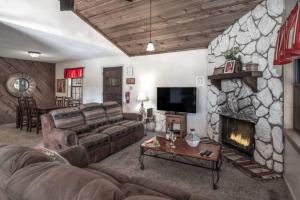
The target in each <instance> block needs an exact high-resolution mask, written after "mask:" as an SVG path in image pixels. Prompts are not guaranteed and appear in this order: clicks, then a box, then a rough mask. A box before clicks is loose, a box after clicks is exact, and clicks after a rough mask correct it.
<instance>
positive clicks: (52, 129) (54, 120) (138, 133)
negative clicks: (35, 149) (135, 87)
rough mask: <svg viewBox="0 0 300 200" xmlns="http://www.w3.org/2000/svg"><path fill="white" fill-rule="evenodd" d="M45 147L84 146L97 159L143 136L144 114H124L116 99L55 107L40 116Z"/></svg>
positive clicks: (58, 148) (93, 158) (58, 149)
mask: <svg viewBox="0 0 300 200" xmlns="http://www.w3.org/2000/svg"><path fill="white" fill-rule="evenodd" d="M41 120H42V132H43V142H44V146H45V147H46V148H48V149H52V150H55V151H58V152H59V151H62V150H66V149H68V148H70V147H71V146H74V145H81V146H83V147H84V148H85V149H86V151H87V152H88V154H89V156H90V160H91V161H92V162H97V161H99V160H101V159H103V158H105V157H107V156H108V155H110V154H112V153H115V152H117V151H119V150H121V149H123V148H124V147H126V146H128V145H130V144H133V143H135V142H136V141H138V140H140V139H142V138H143V136H144V126H143V123H142V122H141V116H140V115H139V114H134V113H123V112H122V107H121V106H120V105H119V104H118V103H116V102H106V103H103V104H98V103H90V104H84V105H81V106H80V107H70V108H63V109H58V110H53V111H51V112H50V113H49V114H45V115H42V116H41Z"/></svg>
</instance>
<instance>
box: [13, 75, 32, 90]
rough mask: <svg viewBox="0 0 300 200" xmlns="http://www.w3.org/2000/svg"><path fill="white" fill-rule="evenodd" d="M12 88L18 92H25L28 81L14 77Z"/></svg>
mask: <svg viewBox="0 0 300 200" xmlns="http://www.w3.org/2000/svg"><path fill="white" fill-rule="evenodd" d="M14 88H15V89H16V90H18V91H19V92H25V91H26V90H27V89H28V88H29V82H28V81H27V80H26V79H24V78H19V79H16V80H15V83H14Z"/></svg>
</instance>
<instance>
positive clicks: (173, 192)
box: [130, 177, 191, 200]
mask: <svg viewBox="0 0 300 200" xmlns="http://www.w3.org/2000/svg"><path fill="white" fill-rule="evenodd" d="M130 183H132V184H136V185H139V186H143V187H146V188H148V189H151V190H154V191H156V192H159V193H162V194H164V195H166V196H169V197H172V198H174V199H178V200H179V199H180V200H189V199H190V198H191V194H190V193H188V192H185V191H183V190H181V189H179V188H176V187H172V186H170V185H167V184H163V183H159V182H156V181H152V180H149V179H146V178H143V177H132V178H131V179H130Z"/></svg>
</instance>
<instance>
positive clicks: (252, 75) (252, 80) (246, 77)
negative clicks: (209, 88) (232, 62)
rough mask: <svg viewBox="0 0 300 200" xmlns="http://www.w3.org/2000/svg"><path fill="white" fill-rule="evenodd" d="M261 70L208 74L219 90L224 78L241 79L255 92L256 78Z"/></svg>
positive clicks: (260, 75) (260, 73)
mask: <svg viewBox="0 0 300 200" xmlns="http://www.w3.org/2000/svg"><path fill="white" fill-rule="evenodd" d="M262 75H263V73H262V72H261V71H251V72H238V73H228V74H218V75H212V76H208V79H209V80H210V81H211V83H212V84H213V85H214V86H216V87H217V88H218V89H219V90H221V82H222V80H225V79H242V80H243V81H244V82H245V83H246V84H247V85H248V86H249V87H250V88H251V89H252V90H253V91H254V92H257V78H259V77H262Z"/></svg>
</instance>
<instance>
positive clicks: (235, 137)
mask: <svg viewBox="0 0 300 200" xmlns="http://www.w3.org/2000/svg"><path fill="white" fill-rule="evenodd" d="M230 139H231V140H233V141H235V142H237V143H238V144H241V145H243V146H245V147H247V146H249V145H250V138H249V137H248V138H243V137H242V135H241V134H238V133H231V134H230Z"/></svg>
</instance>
